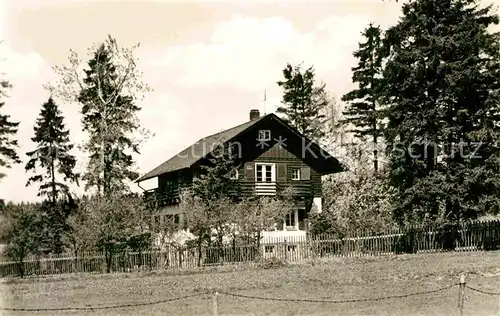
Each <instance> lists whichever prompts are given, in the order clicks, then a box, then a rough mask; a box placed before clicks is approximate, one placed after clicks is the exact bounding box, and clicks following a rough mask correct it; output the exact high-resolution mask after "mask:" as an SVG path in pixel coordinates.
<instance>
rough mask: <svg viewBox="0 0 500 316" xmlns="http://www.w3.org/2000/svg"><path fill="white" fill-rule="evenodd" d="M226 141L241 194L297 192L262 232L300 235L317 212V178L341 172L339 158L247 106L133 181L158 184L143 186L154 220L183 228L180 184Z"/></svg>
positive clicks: (271, 116)
mask: <svg viewBox="0 0 500 316" xmlns="http://www.w3.org/2000/svg"><path fill="white" fill-rule="evenodd" d="M227 143H230V144H231V145H232V146H233V148H236V150H237V161H236V162H237V164H238V165H239V166H241V167H240V168H239V169H235V170H234V172H233V174H232V176H233V177H234V179H235V180H237V181H240V182H241V183H240V184H241V187H242V188H243V190H242V192H243V194H257V195H275V194H276V193H277V192H279V191H280V190H283V189H284V188H286V187H288V186H292V187H294V189H295V192H297V193H298V194H299V195H300V196H302V197H303V199H301V201H299V202H298V204H297V209H296V210H295V211H294V212H293V213H292V214H289V215H288V216H287V217H286V218H284V219H283V222H282V223H277V225H276V230H275V231H272V232H265V233H266V234H267V235H268V236H300V235H303V234H305V222H306V221H305V220H306V219H307V217H308V214H309V213H311V212H313V213H314V212H321V209H322V197H323V196H322V190H321V177H322V176H323V175H327V174H332V173H336V172H341V171H343V166H342V165H341V164H340V163H339V161H338V160H337V159H336V158H334V157H332V156H331V155H330V154H328V153H327V152H326V151H325V150H323V149H322V148H321V147H320V146H319V145H318V144H317V143H315V142H313V141H311V140H309V139H308V138H307V137H305V136H304V135H302V134H301V133H300V132H299V131H297V129H295V128H294V127H292V126H290V125H289V124H287V123H286V122H285V121H283V120H282V119H281V118H279V117H278V116H276V115H275V114H267V115H265V116H260V114H259V111H258V110H251V111H250V119H249V121H247V122H245V123H243V124H241V125H238V126H235V127H233V128H230V129H228V130H225V131H222V132H220V133H216V134H213V135H210V136H207V137H205V138H202V139H200V140H199V141H198V142H196V143H194V144H192V145H190V146H189V147H187V148H186V149H184V150H183V151H181V152H180V153H178V154H177V155H175V156H174V157H172V158H170V159H168V160H167V161H165V162H163V163H162V164H160V165H159V166H158V167H156V168H154V169H153V170H151V171H149V172H147V173H146V174H144V175H143V176H141V177H140V178H139V179H137V180H136V182H138V183H140V182H142V181H145V180H148V179H152V178H155V177H157V178H158V187H157V188H156V189H153V190H147V191H145V195H146V197H147V198H148V199H149V200H154V201H155V203H157V206H158V209H159V210H160V211H159V212H158V213H157V214H156V215H155V216H154V219H153V220H155V221H158V222H160V223H165V221H174V224H175V225H178V227H179V228H181V229H182V228H183V226H184V225H183V223H184V222H185V218H184V215H183V214H181V213H180V211H179V207H178V203H179V194H180V188H181V187H183V186H186V185H187V186H188V185H189V184H190V183H191V182H192V180H193V177H194V176H196V175H197V174H198V173H199V171H200V166H202V165H203V164H206V163H207V161H208V160H207V155H209V154H210V152H211V151H212V150H213V149H214V148H216V146H217V145H219V144H227Z"/></svg>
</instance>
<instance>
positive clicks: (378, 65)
mask: <svg viewBox="0 0 500 316" xmlns="http://www.w3.org/2000/svg"><path fill="white" fill-rule="evenodd" d="M363 36H364V37H365V38H366V41H365V42H364V43H360V44H359V49H358V50H357V51H355V52H354V54H353V55H354V57H356V58H357V59H358V65H357V66H356V67H354V68H352V70H353V75H352V81H353V82H354V83H357V84H358V87H357V89H354V90H352V91H350V92H348V93H347V94H345V95H344V96H343V97H342V101H345V102H348V107H347V110H346V111H344V113H343V114H344V115H345V116H346V119H345V120H344V123H347V124H352V126H353V127H354V128H353V129H352V130H350V132H354V136H355V137H357V138H358V139H360V140H361V141H363V142H364V141H367V140H368V141H371V142H373V147H374V148H373V167H374V170H375V172H377V171H378V148H377V146H378V143H379V139H380V136H381V134H382V132H381V126H380V125H381V120H380V118H379V109H380V105H379V98H380V88H381V83H382V79H381V77H382V60H383V58H382V40H381V30H380V27H378V26H373V24H370V25H369V27H368V28H367V29H365V31H364V32H363Z"/></svg>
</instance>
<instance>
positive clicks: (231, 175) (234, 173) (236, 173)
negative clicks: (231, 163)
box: [229, 169, 239, 180]
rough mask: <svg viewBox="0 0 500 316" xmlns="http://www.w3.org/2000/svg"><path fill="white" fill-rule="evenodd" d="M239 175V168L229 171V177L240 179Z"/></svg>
mask: <svg viewBox="0 0 500 316" xmlns="http://www.w3.org/2000/svg"><path fill="white" fill-rule="evenodd" d="M238 177H239V172H238V169H233V170H231V171H230V172H229V178H231V179H233V180H238Z"/></svg>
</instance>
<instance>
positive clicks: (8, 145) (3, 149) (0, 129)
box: [0, 80, 21, 179]
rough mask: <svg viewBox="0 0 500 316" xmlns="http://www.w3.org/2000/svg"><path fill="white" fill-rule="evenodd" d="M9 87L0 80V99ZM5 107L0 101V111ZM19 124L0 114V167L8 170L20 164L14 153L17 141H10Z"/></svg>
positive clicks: (0, 176)
mask: <svg viewBox="0 0 500 316" xmlns="http://www.w3.org/2000/svg"><path fill="white" fill-rule="evenodd" d="M10 87H11V85H10V83H9V82H8V81H6V80H0V98H4V97H6V95H7V94H6V92H5V90H6V89H9V88H10ZM4 105H5V102H3V101H1V100H0V109H1V108H2V107H3V106H4ZM18 126H19V122H12V121H11V120H10V115H7V114H1V113H0V167H1V168H10V166H11V165H12V163H21V160H20V159H19V156H18V155H17V153H16V147H17V140H15V139H12V137H13V136H15V135H16V133H17V130H18ZM3 177H5V174H4V173H2V172H0V179H2V178H3Z"/></svg>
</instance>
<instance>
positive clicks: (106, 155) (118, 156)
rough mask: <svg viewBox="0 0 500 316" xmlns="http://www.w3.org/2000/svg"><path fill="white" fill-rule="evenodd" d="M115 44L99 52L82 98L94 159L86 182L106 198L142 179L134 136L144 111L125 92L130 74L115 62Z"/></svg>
mask: <svg viewBox="0 0 500 316" xmlns="http://www.w3.org/2000/svg"><path fill="white" fill-rule="evenodd" d="M115 45H116V43H115V42H114V40H108V41H107V42H105V43H104V44H102V45H101V46H99V47H98V49H97V50H96V51H95V53H94V58H93V59H91V60H90V61H89V62H88V66H89V70H86V71H85V73H86V77H85V79H84V80H83V82H84V85H85V86H84V88H83V89H82V90H81V91H80V93H79V98H78V101H79V102H80V103H81V104H82V105H83V106H82V110H81V112H82V115H83V119H82V122H83V126H84V130H85V131H87V132H88V133H89V140H88V141H87V143H86V144H85V149H86V150H87V151H88V152H89V158H90V159H89V163H88V168H87V172H86V173H85V175H84V179H85V180H86V181H87V186H88V187H92V186H95V187H97V190H98V191H99V192H100V193H102V194H104V195H108V194H109V193H110V192H111V191H124V190H126V189H127V187H126V185H125V182H124V181H126V180H134V179H136V178H137V177H138V174H137V173H136V172H135V171H133V170H132V167H133V165H134V161H133V157H132V154H131V153H139V149H138V144H137V143H136V142H134V140H133V139H132V138H131V134H132V133H133V132H135V131H136V130H137V129H138V128H139V124H138V119H137V112H138V111H139V110H140V109H141V108H140V107H138V106H136V105H135V104H134V98H133V97H132V96H130V95H126V94H125V93H124V91H122V90H121V86H120V85H123V84H124V81H126V80H127V74H126V73H120V72H119V71H118V69H119V68H118V67H117V65H116V64H115V62H114V61H113V60H112V57H113V52H114V48H113V47H114V46H115Z"/></svg>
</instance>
